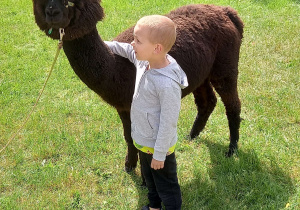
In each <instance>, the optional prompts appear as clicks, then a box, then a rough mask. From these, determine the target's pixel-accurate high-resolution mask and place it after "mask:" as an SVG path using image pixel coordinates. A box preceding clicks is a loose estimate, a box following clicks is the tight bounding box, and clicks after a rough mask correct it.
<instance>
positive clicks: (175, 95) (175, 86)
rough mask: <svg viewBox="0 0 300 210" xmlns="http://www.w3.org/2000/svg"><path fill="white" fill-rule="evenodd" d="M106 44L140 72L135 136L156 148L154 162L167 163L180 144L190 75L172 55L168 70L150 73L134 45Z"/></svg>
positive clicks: (133, 122)
mask: <svg viewBox="0 0 300 210" xmlns="http://www.w3.org/2000/svg"><path fill="white" fill-rule="evenodd" d="M105 43H106V44H107V45H108V46H109V48H110V49H111V50H112V51H113V52H114V53H116V54H118V55H120V56H123V57H125V58H128V59H129V60H130V61H131V62H132V63H133V64H134V65H135V66H136V68H137V73H136V83H135V91H134V95H133V100H132V104H131V112H130V118H131V136H132V138H133V139H134V141H135V142H136V143H137V144H139V145H142V146H146V147H150V148H154V154H153V158H154V159H156V160H159V161H164V160H165V158H166V155H167V152H168V150H169V148H170V147H172V146H174V145H175V144H176V142H177V121H178V116H179V111H180V104H181V89H183V88H185V87H187V86H188V81H187V77H186V74H185V73H184V71H183V70H182V69H181V67H180V66H179V65H178V63H177V62H176V60H175V59H174V58H172V57H171V56H170V55H167V59H168V60H169V62H170V64H169V65H168V66H166V67H164V68H161V69H149V70H147V68H148V66H149V63H148V62H147V61H138V60H137V59H136V57H135V53H134V50H133V47H132V46H131V45H130V44H127V43H119V42H115V41H114V42H105Z"/></svg>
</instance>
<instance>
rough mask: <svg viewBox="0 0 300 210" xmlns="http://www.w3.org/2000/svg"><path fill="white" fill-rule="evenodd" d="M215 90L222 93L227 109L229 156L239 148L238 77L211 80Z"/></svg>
mask: <svg viewBox="0 0 300 210" xmlns="http://www.w3.org/2000/svg"><path fill="white" fill-rule="evenodd" d="M211 82H212V84H213V86H214V88H215V90H216V91H217V93H218V94H219V95H220V97H221V99H222V101H223V103H224V106H225V109H226V115H227V119H228V124H229V131H230V144H229V150H228V152H227V153H226V155H227V156H228V157H230V156H232V155H233V153H234V152H235V151H236V150H237V149H238V145H237V144H238V141H239V128H240V121H241V119H240V113H241V103H240V99H239V96H238V91H237V77H234V78H226V79H222V80H217V81H211Z"/></svg>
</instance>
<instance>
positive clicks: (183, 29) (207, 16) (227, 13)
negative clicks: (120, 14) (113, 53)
mask: <svg viewBox="0 0 300 210" xmlns="http://www.w3.org/2000/svg"><path fill="white" fill-rule="evenodd" d="M166 16H168V17H169V18H171V19H172V20H173V21H174V22H175V23H176V25H177V39H176V42H175V45H174V46H173V48H172V49H171V51H170V55H171V56H173V57H174V58H175V59H176V60H177V62H178V63H179V64H180V66H181V67H182V68H183V70H184V71H185V72H186V74H187V77H188V80H189V87H188V88H186V89H185V90H184V91H183V95H184V96H185V95H187V94H189V93H190V92H192V91H194V90H195V89H196V88H197V87H199V85H200V84H202V83H203V82H204V80H206V79H207V78H208V77H211V78H212V79H214V78H215V77H223V76H226V75H228V74H237V72H230V71H237V63H238V58H239V48H240V45H241V39H242V33H243V23H242V21H241V20H240V19H239V17H238V16H237V13H236V12H235V10H233V9H231V8H229V7H220V6H214V5H188V6H183V7H180V8H178V9H176V10H173V11H171V12H170V13H169V14H167V15H166ZM116 40H118V41H121V42H131V41H132V40H133V27H132V28H130V29H128V30H126V31H124V32H123V33H121V34H120V35H119V36H118V37H117V38H116ZM228 56H229V57H231V58H230V59H228ZM225 60H227V62H228V61H229V60H230V61H231V62H233V63H232V66H233V67H232V68H230V69H218V68H213V66H214V65H216V61H217V62H226V61H225Z"/></svg>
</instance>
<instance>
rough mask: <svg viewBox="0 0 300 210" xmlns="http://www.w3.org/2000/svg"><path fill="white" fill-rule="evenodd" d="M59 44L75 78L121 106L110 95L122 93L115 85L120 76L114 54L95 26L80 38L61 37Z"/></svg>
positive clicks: (109, 101)
mask: <svg viewBox="0 0 300 210" xmlns="http://www.w3.org/2000/svg"><path fill="white" fill-rule="evenodd" d="M63 48H64V51H65V54H66V56H67V57H68V59H69V62H70V64H71V66H72V68H73V70H74V71H75V73H76V74H77V75H78V76H79V78H80V79H81V80H82V81H83V82H84V83H85V84H86V85H87V86H88V87H89V88H91V89H92V90H93V91H95V92H96V93H97V94H98V95H100V96H101V97H102V98H103V99H104V100H105V101H107V102H108V103H109V104H111V105H112V106H115V107H121V108H123V105H121V104H119V102H118V101H116V99H114V98H116V97H117V98H118V97H119V96H120V98H122V95H124V93H123V92H122V91H124V90H122V88H120V89H118V85H116V84H120V80H122V78H121V76H120V74H119V71H118V69H117V67H116V61H115V59H116V58H115V56H114V55H113V54H112V52H111V51H110V50H109V48H108V47H107V46H106V45H105V43H104V42H103V41H102V40H101V38H100V36H99V34H98V31H97V29H95V30H93V31H92V32H91V33H89V34H87V35H85V36H84V37H82V38H79V39H75V40H72V41H64V45H63ZM123 89H124V88H123ZM113 96H114V98H112V97H113ZM129 98H130V97H129ZM123 103H124V102H123ZM129 105H130V102H129Z"/></svg>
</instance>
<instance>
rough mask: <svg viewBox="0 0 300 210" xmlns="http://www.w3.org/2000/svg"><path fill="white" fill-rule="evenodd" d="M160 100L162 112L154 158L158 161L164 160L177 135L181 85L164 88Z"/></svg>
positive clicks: (160, 93)
mask: <svg viewBox="0 0 300 210" xmlns="http://www.w3.org/2000/svg"><path fill="white" fill-rule="evenodd" d="M159 100H160V104H161V114H160V123H159V129H158V133H157V138H156V142H155V146H154V154H153V158H154V159H155V160H158V161H164V160H165V158H166V154H167V152H168V151H169V147H170V142H171V140H172V139H174V137H175V135H177V121H178V117H179V112H180V104H181V89H180V88H179V87H168V88H163V89H162V90H161V91H160V92H159Z"/></svg>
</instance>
